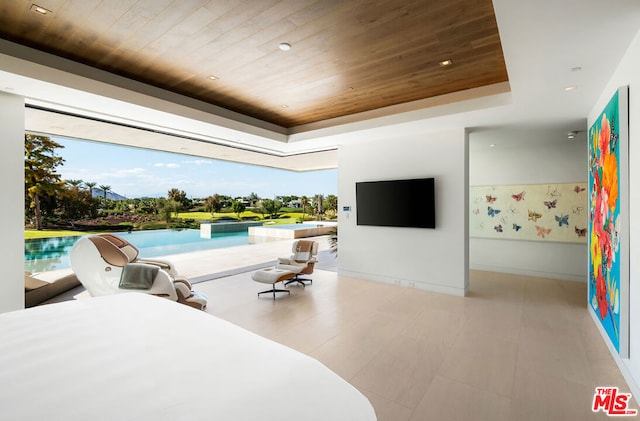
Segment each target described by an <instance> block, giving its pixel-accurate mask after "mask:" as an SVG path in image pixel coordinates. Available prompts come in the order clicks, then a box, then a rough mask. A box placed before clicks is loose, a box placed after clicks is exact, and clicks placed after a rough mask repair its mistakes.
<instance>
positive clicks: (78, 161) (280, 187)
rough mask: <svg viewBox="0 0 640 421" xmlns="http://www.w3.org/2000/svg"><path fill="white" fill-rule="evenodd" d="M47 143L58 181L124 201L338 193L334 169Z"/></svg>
mask: <svg viewBox="0 0 640 421" xmlns="http://www.w3.org/2000/svg"><path fill="white" fill-rule="evenodd" d="M52 139H53V140H55V141H56V142H58V143H59V144H60V145H62V146H64V148H62V149H58V150H56V154H57V155H58V156H61V157H62V158H64V160H65V162H64V164H63V165H61V166H60V167H58V168H57V173H58V174H60V175H61V177H62V179H63V180H82V181H85V182H94V183H97V185H96V187H97V186H99V185H107V186H111V192H113V193H118V194H120V195H122V196H125V197H127V198H136V197H167V192H168V191H169V190H170V189H172V188H177V189H178V190H183V191H184V192H185V193H186V194H187V197H189V198H192V199H193V198H205V197H208V196H211V195H214V194H220V195H227V196H231V197H238V196H248V195H249V194H251V193H256V194H257V195H258V197H260V198H261V199H273V198H275V196H291V195H295V196H308V197H311V196H314V195H316V194H322V195H325V196H326V195H329V194H334V195H337V190H338V172H337V170H336V169H332V170H322V171H308V172H293V171H286V170H279V169H274V168H266V167H259V166H255V165H248V164H240V163H235V162H227V161H219V160H214V159H208V158H200V157H194V156H189V155H180V154H174V153H168V152H160V151H152V150H147V149H139V148H132V147H127V146H120V145H112V144H107V143H101V142H91V141H82V140H72V139H65V138H59V137H53V136H52Z"/></svg>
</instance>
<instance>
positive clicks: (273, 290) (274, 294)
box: [258, 288, 291, 301]
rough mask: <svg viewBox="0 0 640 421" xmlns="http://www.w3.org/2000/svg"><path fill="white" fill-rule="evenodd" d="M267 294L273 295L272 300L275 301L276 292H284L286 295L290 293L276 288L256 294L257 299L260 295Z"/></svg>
mask: <svg viewBox="0 0 640 421" xmlns="http://www.w3.org/2000/svg"><path fill="white" fill-rule="evenodd" d="M268 292H271V293H273V300H274V301H275V299H276V292H286V293H287V294H289V295H291V291H289V290H288V289H278V288H272V289H268V290H266V291H260V292H259V293H258V297H260V294H266V293H268Z"/></svg>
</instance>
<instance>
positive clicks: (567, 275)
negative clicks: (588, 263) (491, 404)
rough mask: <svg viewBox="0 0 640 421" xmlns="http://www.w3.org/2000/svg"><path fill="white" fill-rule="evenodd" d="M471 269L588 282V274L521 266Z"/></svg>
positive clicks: (476, 267)
mask: <svg viewBox="0 0 640 421" xmlns="http://www.w3.org/2000/svg"><path fill="white" fill-rule="evenodd" d="M469 269H471V270H482V271H485V272H498V273H510V274H513V275H524V276H533V277H536V278H549V279H558V280H560V281H573V282H587V277H586V275H577V274H573V273H556V272H546V271H541V270H527V269H520V268H510V267H501V266H488V265H469Z"/></svg>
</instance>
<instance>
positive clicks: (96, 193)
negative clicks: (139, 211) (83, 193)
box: [91, 188, 126, 200]
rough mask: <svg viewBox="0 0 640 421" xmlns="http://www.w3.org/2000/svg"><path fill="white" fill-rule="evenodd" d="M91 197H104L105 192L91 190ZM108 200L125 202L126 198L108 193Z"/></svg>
mask: <svg viewBox="0 0 640 421" xmlns="http://www.w3.org/2000/svg"><path fill="white" fill-rule="evenodd" d="M91 197H104V192H103V191H102V190H100V189H95V188H94V189H91ZM107 199H111V200H125V199H126V197H124V196H121V195H119V194H118V193H114V192H110V191H108V192H107Z"/></svg>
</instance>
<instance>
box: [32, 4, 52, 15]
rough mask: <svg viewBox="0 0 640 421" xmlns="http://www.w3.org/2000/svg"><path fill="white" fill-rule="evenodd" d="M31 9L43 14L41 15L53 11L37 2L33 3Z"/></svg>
mask: <svg viewBox="0 0 640 421" xmlns="http://www.w3.org/2000/svg"><path fill="white" fill-rule="evenodd" d="M31 10H32V11H33V12H36V13H39V14H41V15H46V14H48V13H51V10H49V9H45V8H44V7H42V6H38V5H37V4H32V5H31Z"/></svg>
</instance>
